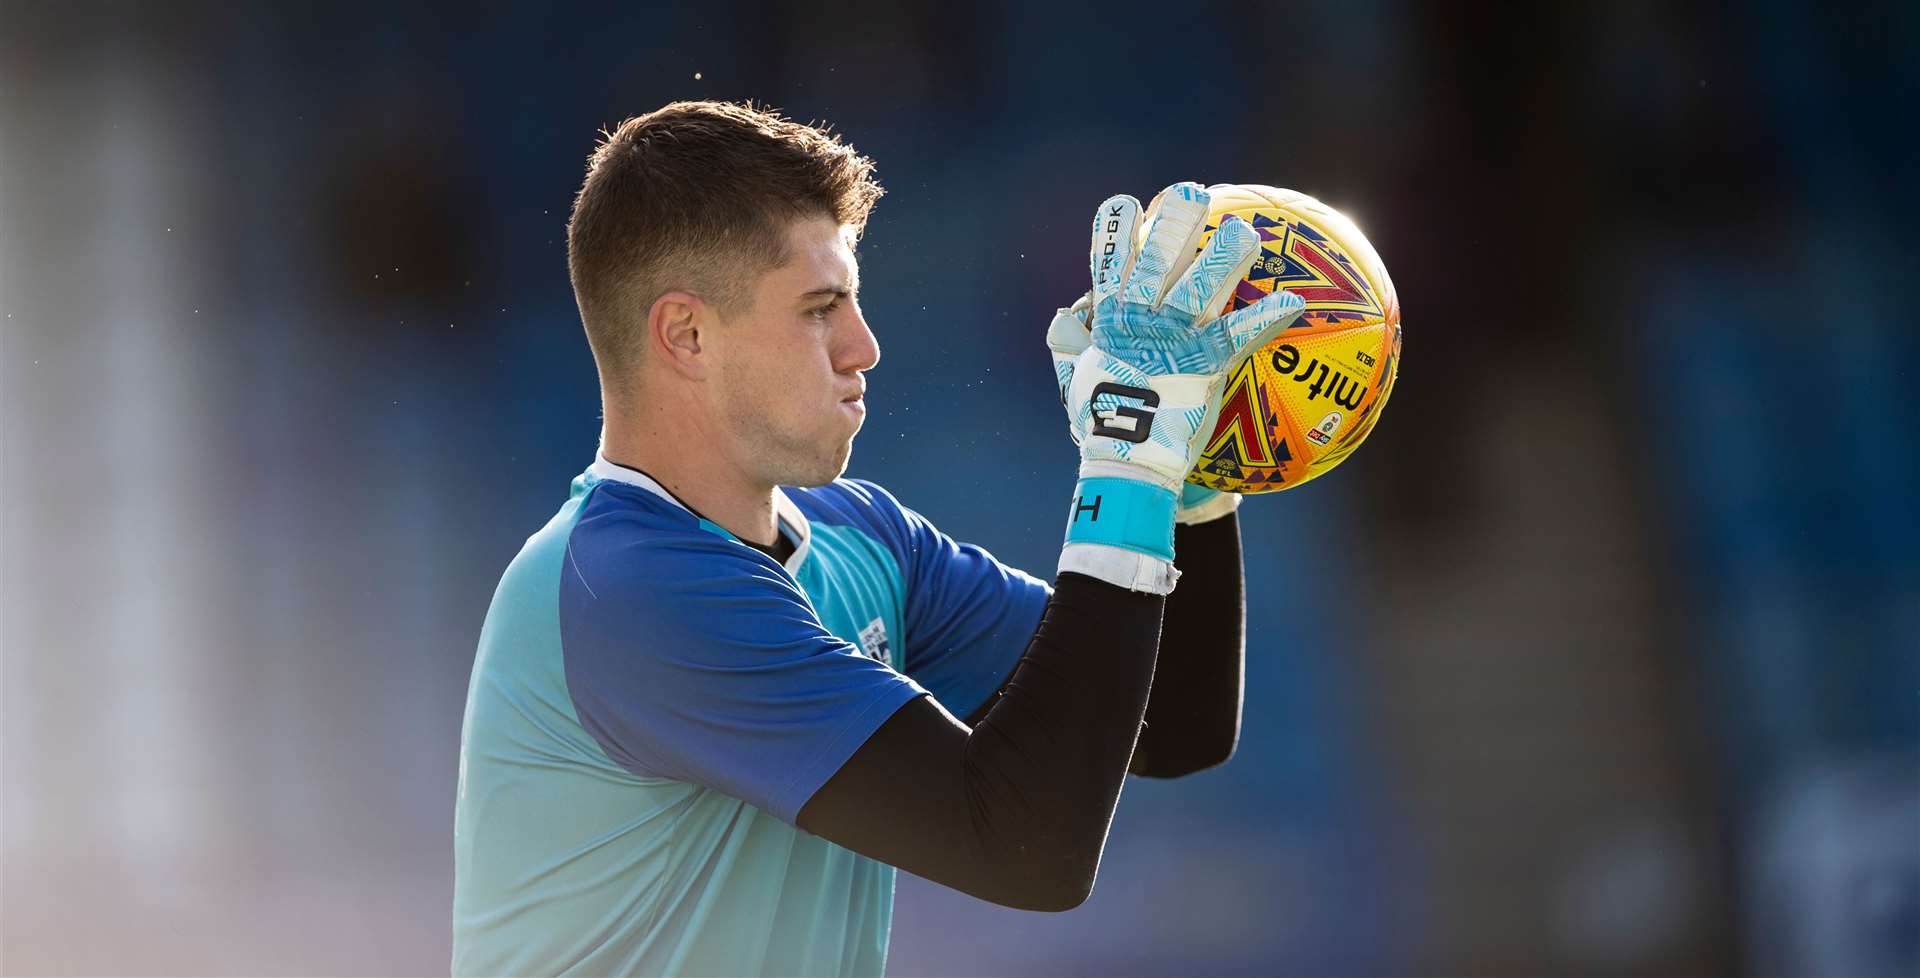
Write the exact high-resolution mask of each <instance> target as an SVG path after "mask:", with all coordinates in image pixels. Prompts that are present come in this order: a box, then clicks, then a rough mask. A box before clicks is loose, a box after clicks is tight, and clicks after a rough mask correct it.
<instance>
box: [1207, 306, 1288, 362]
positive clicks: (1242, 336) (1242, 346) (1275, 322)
mask: <svg viewBox="0 0 1920 978" xmlns="http://www.w3.org/2000/svg"><path fill="white" fill-rule="evenodd" d="M1306 308H1307V304H1306V302H1305V301H1304V300H1302V299H1301V298H1300V297H1299V296H1297V295H1294V294H1293V293H1291V292H1288V291H1286V290H1285V289H1276V290H1275V291H1274V293H1273V294H1272V295H1270V296H1267V297H1266V298H1264V299H1261V300H1260V301H1259V302H1256V303H1254V304H1253V305H1250V306H1248V307H1246V308H1245V309H1241V310H1239V311H1238V312H1233V313H1229V314H1227V315H1225V316H1222V317H1220V318H1219V319H1216V320H1214V321H1213V323H1212V324H1210V325H1209V328H1210V329H1218V330H1220V331H1221V333H1222V334H1223V336H1224V338H1225V340H1226V343H1227V348H1228V349H1230V350H1232V351H1233V352H1232V354H1231V360H1232V361H1235V362H1237V361H1238V360H1239V359H1240V358H1241V357H1242V356H1244V355H1246V354H1247V353H1248V352H1249V351H1252V350H1257V349H1259V348H1261V347H1263V346H1265V345H1267V343H1268V342H1269V341H1271V340H1272V339H1273V338H1274V337H1276V336H1279V335H1280V334H1281V333H1282V332H1283V331H1285V330H1286V328H1287V327H1289V326H1292V325H1293V322H1294V320H1296V319H1299V318H1300V313H1301V312H1303V311H1305V309H1306Z"/></svg>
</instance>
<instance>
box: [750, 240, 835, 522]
mask: <svg viewBox="0 0 1920 978" xmlns="http://www.w3.org/2000/svg"><path fill="white" fill-rule="evenodd" d="M790 243H791V255H792V257H791V259H790V260H789V261H788V262H787V264H785V265H783V266H781V267H780V268H777V269H773V270H771V271H769V272H768V273H767V274H766V275H764V276H763V277H762V279H761V281H760V282H759V283H758V288H757V290H756V294H755V297H754V300H753V306H752V308H751V309H748V310H743V311H742V312H741V313H739V314H737V316H736V317H735V318H734V319H733V320H731V321H729V322H728V323H727V324H726V327H725V328H726V329H727V330H729V331H730V334H731V335H730V336H729V337H728V340H729V344H728V345H729V349H728V354H729V355H728V356H727V357H726V358H725V359H724V360H723V361H722V363H721V368H720V377H719V379H720V381H721V383H720V385H719V388H718V390H717V391H716V393H717V394H718V395H719V398H720V405H719V406H720V409H721V412H722V416H723V417H724V419H725V422H726V425H727V429H728V430H729V431H730V432H731V433H732V434H733V435H734V437H735V446H734V448H735V450H736V451H737V452H739V453H740V455H741V457H740V458H739V459H738V460H737V462H738V464H739V465H740V466H741V467H742V468H743V469H744V470H745V471H747V472H750V473H752V474H753V476H754V477H755V479H756V481H759V482H762V483H764V484H767V485H788V486H818V485H825V484H826V483H829V482H832V481H833V480H834V479H837V478H839V477H840V475H841V473H843V472H845V471H846V469H847V463H848V461H849V460H850V459H851V458H852V454H853V436H854V435H855V434H856V433H857V432H858V431H859V428H860V421H859V420H858V419H850V418H849V416H848V413H847V412H846V410H845V409H844V408H842V407H841V405H840V403H839V398H840V397H841V392H840V391H841V388H842V387H844V386H845V385H847V384H848V383H849V381H848V380H847V379H846V378H845V377H844V376H843V375H841V374H839V373H837V372H836V370H835V367H834V363H833V352H832V350H831V349H830V347H829V343H828V341H829V338H830V330H829V329H828V327H827V326H825V325H823V324H822V323H821V322H818V321H814V320H813V319H812V312H811V311H810V310H811V309H812V308H817V307H819V306H822V305H825V303H826V302H827V301H828V298H825V297H819V298H814V299H808V300H804V301H803V300H802V299H801V296H802V295H803V294H804V293H807V292H808V291H809V290H810V289H811V290H816V291H817V290H818V288H819V287H820V286H821V285H822V284H823V283H825V284H830V285H857V281H856V279H855V278H854V276H855V275H856V274H857V268H856V266H855V264H854V260H853V254H852V250H851V248H850V246H849V243H848V241H847V240H846V237H845V235H844V233H843V232H842V230H841V229H840V228H839V227H838V226H836V225H834V224H833V223H832V222H830V221H828V220H826V219H825V218H820V219H816V220H812V221H807V220H803V221H799V222H796V223H795V226H794V228H793V229H792V231H791V232H790ZM846 301H849V302H850V301H852V300H851V299H850V298H849V299H847V300H846ZM809 304H811V305H809ZM839 314H842V315H844V314H846V312H845V310H842V311H841V312H840V313H839ZM829 315H831V314H829Z"/></svg>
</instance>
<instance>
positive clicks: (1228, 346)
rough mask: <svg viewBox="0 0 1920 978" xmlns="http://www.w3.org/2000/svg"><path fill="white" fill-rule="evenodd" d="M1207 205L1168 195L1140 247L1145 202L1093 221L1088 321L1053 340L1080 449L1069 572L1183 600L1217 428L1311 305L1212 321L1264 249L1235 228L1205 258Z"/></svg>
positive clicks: (1159, 200) (1274, 305)
mask: <svg viewBox="0 0 1920 978" xmlns="http://www.w3.org/2000/svg"><path fill="white" fill-rule="evenodd" d="M1208 203H1209V197H1208V194H1207V191H1206V190H1204V189H1203V188H1201V187H1200V185H1199V184H1194V183H1178V184H1174V185H1173V186H1171V187H1168V188H1167V189H1166V190H1164V191H1162V192H1161V193H1160V195H1159V196H1158V197H1156V198H1154V201H1153V204H1152V206H1151V207H1150V208H1149V209H1148V211H1147V213H1146V217H1145V220H1146V229H1147V233H1146V237H1145V239H1144V240H1141V241H1140V242H1139V245H1138V247H1137V248H1136V246H1135V241H1136V235H1135V229H1136V228H1137V227H1138V226H1139V224H1140V221H1141V213H1140V202H1139V201H1138V200H1135V199H1134V198H1132V197H1129V196H1126V195H1124V194H1123V195H1120V196H1117V197H1111V198H1108V200H1107V201H1106V203H1104V204H1101V205H1100V210H1099V212H1098V213H1096V214H1095V215H1094V222H1093V245H1092V251H1091V254H1090V255H1089V266H1090V270H1091V272H1092V276H1093V290H1092V291H1091V292H1090V293H1089V294H1088V297H1087V300H1086V309H1085V313H1086V318H1085V320H1084V321H1083V320H1082V319H1081V318H1080V317H1079V316H1076V315H1075V314H1074V313H1073V310H1072V309H1069V310H1067V311H1066V312H1065V313H1063V314H1062V315H1060V316H1056V317H1055V318H1054V322H1053V326H1052V327H1051V328H1049V329H1048V331H1047V345H1048V347H1049V348H1050V349H1051V350H1052V351H1053V360H1054V376H1055V378H1056V379H1057V380H1058V381H1059V384H1060V391H1061V401H1062V403H1063V404H1064V405H1065V406H1066V409H1067V422H1068V427H1069V429H1070V430H1071V432H1072V434H1073V438H1074V441H1075V442H1077V443H1078V444H1079V446H1080V483H1079V485H1078V487H1077V488H1076V489H1075V491H1074V501H1073V509H1072V510H1071V512H1070V516H1069V519H1068V522H1067V537H1066V546H1065V547H1064V548H1063V549H1062V551H1061V554H1060V570H1061V571H1063V572H1064V571H1074V572H1076V573H1081V574H1087V575H1089V576H1092V577H1097V578H1099V579H1101V580H1104V581H1107V582H1109V583H1112V584H1117V585H1119V586H1121V587H1125V588H1130V589H1132V590H1137V591H1147V592H1151V593H1154V594H1167V593H1169V592H1171V591H1172V590H1173V585H1174V581H1175V580H1176V579H1177V577H1178V573H1177V572H1176V571H1175V570H1174V569H1173V523H1174V517H1175V513H1176V510H1177V509H1178V508H1179V506H1180V500H1181V494H1182V485H1183V483H1184V482H1185V481H1186V477H1187V472H1188V471H1189V470H1191V469H1192V468H1193V463H1194V460H1195V458H1196V457H1197V456H1198V455H1199V451H1200V443H1201V441H1202V440H1203V439H1204V438H1205V436H1206V435H1207V434H1209V433H1211V432H1212V430H1213V425H1214V422H1215V421H1216V420H1217V415H1218V412H1219V402H1220V392H1221V388H1223V387H1224V386H1225V385H1226V380H1227V377H1228V376H1229V375H1231V374H1232V372H1233V369H1234V368H1235V367H1237V366H1238V365H1239V364H1240V362H1241V361H1242V360H1244V359H1246V358H1247V357H1248V356H1250V355H1251V354H1252V353H1253V351H1255V350H1257V349H1259V348H1260V347H1261V346H1263V345H1265V344H1266V343H1267V341H1268V340H1271V339H1272V338H1273V337H1274V336H1276V335H1278V334H1279V333H1280V331H1281V330H1284V329H1286V328H1287V327H1288V326H1290V325H1292V324H1293V321H1294V320H1295V319H1297V318H1299V316H1300V311H1301V309H1302V308H1303V306H1304V304H1303V303H1302V302H1301V300H1300V298H1299V297H1298V296H1295V295H1293V294H1291V293H1289V292H1285V291H1275V292H1274V293H1273V294H1272V295H1270V296H1267V297H1266V298H1264V299H1262V300H1260V301H1259V302H1256V303H1254V304H1253V305H1250V306H1247V307H1246V308H1244V309H1240V310H1238V311H1236V312H1233V313H1230V314H1228V315H1226V316H1220V317H1218V318H1215V317H1214V312H1215V311H1216V310H1218V309H1219V308H1220V307H1221V306H1222V305H1223V304H1224V303H1225V302H1226V299H1227V295H1228V292H1229V291H1230V290H1231V289H1232V288H1233V287H1234V285H1235V284H1237V283H1238V282H1239V281H1240V279H1242V278H1244V277H1245V276H1246V274H1247V271H1248V269H1249V268H1251V267H1252V264H1253V260H1254V256H1255V254H1256V253H1257V252H1258V250H1259V244H1260V242H1259V235H1258V234H1256V233H1255V232H1254V230H1253V228H1251V227H1250V226H1248V225H1247V223H1246V222H1245V221H1242V220H1240V219H1239V218H1237V217H1228V218H1227V219H1226V220H1225V221H1223V222H1221V224H1220V227H1219V229H1218V230H1216V231H1215V232H1214V235H1213V238H1212V239H1211V240H1210V241H1208V242H1207V246H1206V248H1204V249H1202V250H1201V252H1200V254H1199V255H1198V256H1197V257H1196V256H1194V250H1195V248H1196V246H1197V245H1198V242H1199V239H1200V235H1201V233H1202V231H1203V225H1204V222H1205V219H1206V216H1207V205H1208ZM1075 308H1076V309H1077V308H1080V307H1079V306H1078V305H1076V306H1075ZM1088 326H1090V327H1091V328H1088ZM1212 505H1214V506H1218V505H1219V504H1218V503H1213V504H1212ZM1228 505H1231V504H1228Z"/></svg>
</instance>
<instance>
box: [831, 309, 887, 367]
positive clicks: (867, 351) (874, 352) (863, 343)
mask: <svg viewBox="0 0 1920 978" xmlns="http://www.w3.org/2000/svg"><path fill="white" fill-rule="evenodd" d="M848 318H849V319H851V320H852V326H851V332H852V335H851V336H850V337H849V338H848V339H847V342H846V347H845V350H844V352H843V353H842V354H841V363H840V369H841V370H843V371H852V372H858V371H862V370H872V369H873V367H874V365H875V364H877V363H879V362H880V341H879V340H877V339H875V338H874V336H873V330H871V329H869V328H867V317H866V316H863V315H861V313H860V310H859V308H858V307H857V306H856V307H855V308H854V310H853V315H852V316H849V317H848Z"/></svg>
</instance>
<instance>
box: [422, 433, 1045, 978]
mask: <svg viewBox="0 0 1920 978" xmlns="http://www.w3.org/2000/svg"><path fill="white" fill-rule="evenodd" d="M779 522H780V526H781V532H782V533H783V534H785V535H786V536H787V537H788V539H789V540H790V541H791V542H792V543H794V544H795V546H796V549H795V551H794V553H793V555H792V556H791V557H790V558H789V559H788V560H787V561H786V562H785V565H784V566H783V565H782V564H780V563H777V562H775V561H774V559H773V558H772V557H769V556H768V555H766V554H765V553H763V552H761V551H759V550H756V549H754V548H752V547H749V546H747V545H745V544H743V543H741V542H739V541H738V540H737V539H735V538H734V537H733V536H732V535H731V534H729V533H727V531H725V530H723V529H721V528H720V527H718V526H716V525H714V524H712V523H709V522H707V521H706V520H704V519H701V518H700V517H699V516H697V515H695V514H694V513H692V512H691V511H689V510H688V509H687V508H686V507H684V506H682V505H681V504H680V503H678V502H677V501H676V500H675V499H674V498H673V497H672V495H671V494H669V493H667V492H666V491H665V490H664V489H662V488H661V487H660V486H659V485H658V484H657V483H655V482H654V481H653V480H651V479H649V478H648V477H647V476H645V475H644V474H642V473H639V472H635V471H633V470H631V469H624V468H621V467H619V466H616V465H613V464H611V463H609V462H607V461H606V460H605V459H599V460H596V461H595V463H594V465H593V467H592V468H590V469H588V470H587V472H586V473H584V474H582V475H581V476H580V477H579V478H578V479H576V480H574V483H573V488H572V493H571V495H570V498H569V499H568V500H567V503H566V505H565V506H563V507H561V509H560V512H559V513H558V514H557V515H556V516H554V518H553V519H552V521H550V522H549V523H548V524H547V525H546V527H544V528H543V529H541V530H540V531H539V532H538V533H536V534H534V535H533V536H532V537H531V538H529V539H528V541H527V544H526V546H525V547H524V548H523V549H522V550H521V552H520V554H519V556H518V557H516V558H515V559H514V560H513V562H512V564H511V565H509V566H508V568H507V571H506V574H505V575H504V576H503V577H502V578H501V581H500V587H499V590H498V591H497V592H496V593H495V595H494V599H493V605H492V607H491V608H490V609H489V610H488V612H487V620H486V624H485V626H484V627H483V629H482V631H481V634H480V647H479V652H478V655H477V656H476V658H475V660H474V668H473V678H472V683H471V685H470V687H469V689H468V693H467V711H466V719H465V726H464V729H463V731H462V734H461V738H460V789H459V798H458V801H457V803H456V806H455V814H454V899H453V973H454V974H456V975H478V974H487V975H503V974H511V975H527V974H592V975H606V974H620V975H625V974H647V975H655V974H673V975H679V974H688V975H692V974H701V975H707V974H712V975H760V974H771V975H879V974H881V973H882V971H883V970H884V968H885V966H886V954H887V935H888V930H889V927H890V925H891V920H892V912H893V883H894V870H893V868H892V867H891V866H887V865H885V864H882V863H879V862H876V861H874V860H872V859H868V858H866V857H864V856H861V855H859V854H857V853H854V852H851V851H849V850H846V849H843V848H841V847H839V846H836V845H834V844H833V843H830V842H828V841H826V840H824V839H821V838H819V837H817V836H813V835H810V834H808V833H806V832H803V831H801V830H800V829H798V828H796V827H794V824H793V822H794V819H795V818H796V817H797V815H798V813H799V811H800V809H801V807H802V806H803V805H805V804H806V802H807V800H808V799H809V798H811V797H812V796H813V793H814V792H815V791H816V790H818V789H819V787H820V786H821V785H822V784H824V783H825V782H826V781H827V779H828V778H830V777H832V776H833V774H834V772H836V771H838V770H839V768H840V766H841V764H843V763H844V762H845V761H846V760H847V758H848V757H850V756H851V755H852V754H853V752H854V751H855V750H857V749H859V747H860V745H861V744H862V743H864V742H865V741H866V739H867V737H868V736H869V735H871V734H872V733H873V731H874V730H875V729H877V728H878V727H879V726H880V725H881V724H882V723H884V722H885V721H886V720H887V718H888V717H890V716H892V715H893V713H894V712H895V711H896V710H898V709H899V708H900V706H901V705H903V704H904V703H906V702H907V701H909V700H911V699H913V698H915V697H917V696H921V695H927V694H931V695H933V696H934V697H935V698H937V699H938V700H939V701H940V703H941V704H942V705H944V706H945V707H946V708H947V709H948V710H949V711H951V712H953V713H954V714H956V715H959V716H965V715H967V714H968V713H970V712H972V711H973V710H974V709H975V708H977V707H978V706H979V705H980V704H981V703H983V702H985V701H986V699H987V697H989V696H991V695H992V694H993V692H994V691H995V690H996V689H998V687H999V684H1000V683H1001V681H1002V680H1004V679H1005V678H1006V676H1007V674H1008V673H1009V672H1010V671H1011V670H1012V668H1013V666H1014V664H1015V662H1016V661H1017V660H1018V659H1019V657H1020V655H1021V653H1022V651H1023V650H1024V649H1025V647H1026V644H1027V641H1028V639H1029V638H1030V637H1031V636H1032V634H1033V630H1034V628H1035V626H1036V625H1037V624H1038V623H1039V619H1040V614H1041V611H1042V609H1043V607H1044V605H1045V603H1046V598H1047V587H1046V585H1045V584H1042V583H1041V582H1039V581H1036V580H1034V579H1033V578H1031V577H1028V576H1027V575H1025V574H1022V573H1020V572H1019V571H1017V570H1012V569H1010V568H1007V567H1005V566H1003V565H1001V564H1000V563H999V562H998V561H996V560H994V559H993V557H992V555H990V554H988V553H987V552H986V551H984V550H981V549H979V548H977V547H971V546H963V545H960V544H956V543H955V542H954V541H953V540H952V539H950V538H948V537H947V536H945V535H944V534H942V533H940V532H939V531H938V530H937V529H935V528H934V527H933V526H932V524H930V523H928V522H927V521H926V520H925V519H924V518H922V517H921V516H920V515H919V514H917V513H914V512H913V511H911V510H908V509H906V508H904V507H902V506H901V505H900V504H899V503H898V502H897V501H896V500H894V498H893V497H892V496H890V495H888V494H887V493H886V492H885V490H882V489H880V488H879V487H878V486H875V485H872V484H870V483H863V482H856V481H844V480H843V481H837V482H834V483H832V484H831V485H827V486H822V487H819V488H816V489H788V490H783V492H782V495H781V498H780V499H779Z"/></svg>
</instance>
